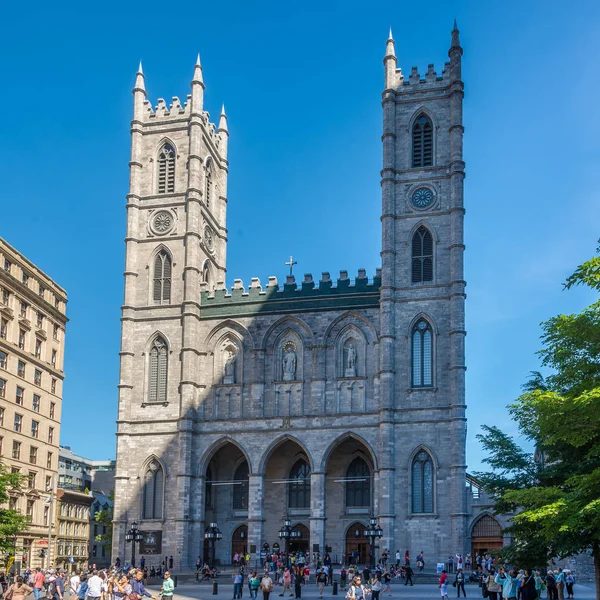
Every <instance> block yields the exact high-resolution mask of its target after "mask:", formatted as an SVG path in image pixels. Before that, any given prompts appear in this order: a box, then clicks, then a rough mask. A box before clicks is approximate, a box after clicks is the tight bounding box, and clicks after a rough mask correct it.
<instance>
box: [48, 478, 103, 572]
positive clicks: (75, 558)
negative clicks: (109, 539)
mask: <svg viewBox="0 0 600 600" xmlns="http://www.w3.org/2000/svg"><path fill="white" fill-rule="evenodd" d="M56 498H57V501H58V502H57V511H56V528H57V531H58V534H57V537H56V543H55V545H54V546H55V548H54V553H53V555H54V556H55V561H54V563H55V565H56V566H57V567H62V568H64V569H66V570H67V571H69V572H71V571H80V570H81V569H85V568H87V566H88V560H89V535H90V507H91V505H92V503H93V502H94V497H93V496H92V493H91V492H85V491H79V490H74V489H63V488H58V491H57V494H56Z"/></svg>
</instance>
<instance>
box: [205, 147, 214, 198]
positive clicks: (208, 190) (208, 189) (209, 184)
mask: <svg viewBox="0 0 600 600" xmlns="http://www.w3.org/2000/svg"><path fill="white" fill-rule="evenodd" d="M212 169H213V166H212V160H211V159H210V158H209V159H208V160H207V161H206V175H205V181H204V197H205V200H206V208H210V201H211V199H212V193H213V172H212Z"/></svg>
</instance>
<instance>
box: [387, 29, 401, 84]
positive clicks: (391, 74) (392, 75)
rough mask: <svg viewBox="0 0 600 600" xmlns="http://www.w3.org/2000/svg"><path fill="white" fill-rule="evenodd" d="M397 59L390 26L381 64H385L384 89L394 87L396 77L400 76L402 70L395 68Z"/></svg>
mask: <svg viewBox="0 0 600 600" xmlns="http://www.w3.org/2000/svg"><path fill="white" fill-rule="evenodd" d="M397 62H398V59H397V58H396V48H395V43H394V36H393V34H392V28H391V27H390V35H389V36H388V39H387V43H386V45H385V58H384V59H383V64H384V66H385V89H386V90H389V89H392V88H394V87H396V82H397V80H398V77H400V78H401V77H402V71H399V72H398V71H397V70H396V64H397Z"/></svg>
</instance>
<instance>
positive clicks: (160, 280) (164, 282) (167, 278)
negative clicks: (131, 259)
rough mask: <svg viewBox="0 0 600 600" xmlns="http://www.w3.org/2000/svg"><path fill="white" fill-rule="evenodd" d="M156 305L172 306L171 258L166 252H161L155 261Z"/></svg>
mask: <svg viewBox="0 0 600 600" xmlns="http://www.w3.org/2000/svg"><path fill="white" fill-rule="evenodd" d="M153 281H154V285H153V292H152V294H153V299H154V304H170V302H171V257H170V256H169V253H168V252H167V251H166V250H161V251H160V252H159V253H158V254H157V255H156V258H155V259H154V280H153Z"/></svg>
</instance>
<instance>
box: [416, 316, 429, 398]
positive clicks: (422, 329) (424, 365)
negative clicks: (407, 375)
mask: <svg viewBox="0 0 600 600" xmlns="http://www.w3.org/2000/svg"><path fill="white" fill-rule="evenodd" d="M432 339H433V338H432V334H431V326H430V325H429V323H428V322H427V321H425V319H421V320H420V321H419V322H418V323H417V324H416V325H415V327H414V329H413V332H412V387H431V386H432V385H433V342H432Z"/></svg>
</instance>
